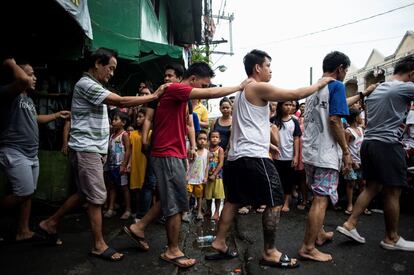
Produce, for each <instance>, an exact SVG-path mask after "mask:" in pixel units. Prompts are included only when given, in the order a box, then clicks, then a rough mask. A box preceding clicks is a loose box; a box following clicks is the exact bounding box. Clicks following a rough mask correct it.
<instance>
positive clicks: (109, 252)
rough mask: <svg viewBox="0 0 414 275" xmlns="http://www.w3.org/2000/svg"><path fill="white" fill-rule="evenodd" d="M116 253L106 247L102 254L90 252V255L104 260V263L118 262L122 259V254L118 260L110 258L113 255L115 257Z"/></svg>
mask: <svg viewBox="0 0 414 275" xmlns="http://www.w3.org/2000/svg"><path fill="white" fill-rule="evenodd" d="M116 253H118V252H117V251H116V250H115V249H113V248H111V247H108V248H107V249H106V250H105V251H104V252H102V253H101V254H97V253H95V252H91V253H90V255H92V256H94V257H97V258H100V259H103V260H106V261H110V262H118V261H120V260H122V259H123V258H124V255H123V254H122V256H121V257H120V258H112V256H113V255H115V254H116Z"/></svg>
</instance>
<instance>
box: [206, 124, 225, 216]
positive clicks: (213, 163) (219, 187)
mask: <svg viewBox="0 0 414 275" xmlns="http://www.w3.org/2000/svg"><path fill="white" fill-rule="evenodd" d="M219 143H220V133H219V132H218V131H211V132H210V150H209V151H210V152H209V164H208V165H209V169H208V182H207V185H206V189H205V193H204V196H205V198H206V202H207V214H208V215H211V200H212V199H214V201H215V207H216V208H215V211H214V215H213V217H212V219H214V220H218V219H219V209H220V204H221V200H224V187H223V178H222V175H221V168H223V163H224V150H223V148H221V147H220V146H219Z"/></svg>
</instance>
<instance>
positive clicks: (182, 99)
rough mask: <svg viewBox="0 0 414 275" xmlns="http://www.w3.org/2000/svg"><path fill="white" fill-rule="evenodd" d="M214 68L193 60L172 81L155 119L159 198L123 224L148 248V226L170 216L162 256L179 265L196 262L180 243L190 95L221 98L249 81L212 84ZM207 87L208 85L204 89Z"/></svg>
mask: <svg viewBox="0 0 414 275" xmlns="http://www.w3.org/2000/svg"><path fill="white" fill-rule="evenodd" d="M212 77H214V72H213V70H212V69H211V68H210V66H209V65H207V64H206V63H204V62H196V63H194V64H192V65H191V66H190V67H189V68H188V70H187V71H186V72H185V74H184V78H183V81H182V82H181V83H173V84H171V85H170V86H169V87H168V89H167V91H166V92H165V94H164V96H162V97H161V98H160V100H159V103H158V107H157V115H156V116H155V121H154V132H153V143H152V151H151V160H150V161H151V165H153V169H154V172H155V176H156V178H157V189H158V197H159V200H158V201H157V202H155V203H154V205H153V206H152V207H151V209H150V210H149V211H148V213H147V214H146V215H145V216H144V217H143V218H142V219H141V220H140V221H139V222H137V223H135V224H132V225H131V226H129V227H127V226H126V227H124V230H125V232H126V233H127V234H128V235H129V236H130V237H131V238H132V239H133V240H134V241H135V242H136V244H137V245H138V247H140V248H141V249H143V250H148V249H149V245H148V243H147V241H146V240H145V238H144V233H145V228H146V227H147V226H148V225H149V224H150V223H151V222H152V221H153V220H155V219H156V218H157V217H158V216H159V215H160V214H162V215H164V216H165V217H166V218H167V222H166V225H165V227H166V230H167V238H168V246H167V249H166V250H165V251H164V252H163V253H162V254H161V255H160V258H161V259H163V260H165V261H167V262H171V263H173V264H175V265H177V266H179V267H190V266H193V265H194V264H195V263H196V260H195V259H191V258H188V257H187V256H185V255H184V253H183V252H182V251H181V250H180V248H179V247H178V237H179V234H180V227H181V215H182V213H183V212H186V211H188V199H187V185H186V184H187V183H186V162H185V159H186V157H187V154H186V151H187V150H186V146H185V135H186V133H187V127H186V107H187V102H188V100H190V99H205V98H219V97H223V96H226V95H229V94H231V93H234V92H237V91H239V90H243V89H244V86H245V85H247V84H248V83H249V81H248V80H245V81H243V82H242V83H241V84H240V85H238V86H234V87H215V88H206V87H209V85H210V81H211V78H212ZM203 88H205V89H203Z"/></svg>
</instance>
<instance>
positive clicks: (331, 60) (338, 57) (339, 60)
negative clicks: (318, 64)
mask: <svg viewBox="0 0 414 275" xmlns="http://www.w3.org/2000/svg"><path fill="white" fill-rule="evenodd" d="M341 65H343V66H344V68H348V67H349V66H351V60H350V59H349V57H348V56H347V55H346V54H344V53H341V52H338V51H333V52H330V53H328V54H327V55H326V56H325V58H324V59H323V64H322V69H323V72H324V73H332V72H334V71H335V70H336V68H338V67H339V66H341Z"/></svg>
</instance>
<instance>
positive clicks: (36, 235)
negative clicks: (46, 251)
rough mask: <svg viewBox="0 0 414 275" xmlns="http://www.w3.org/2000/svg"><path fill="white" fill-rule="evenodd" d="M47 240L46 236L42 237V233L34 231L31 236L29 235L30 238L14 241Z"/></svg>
mask: <svg viewBox="0 0 414 275" xmlns="http://www.w3.org/2000/svg"><path fill="white" fill-rule="evenodd" d="M45 240H47V239H46V237H44V236H43V235H41V234H39V233H36V232H34V233H33V236H31V237H30V238H27V239H22V240H16V243H32V242H43V241H45Z"/></svg>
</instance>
